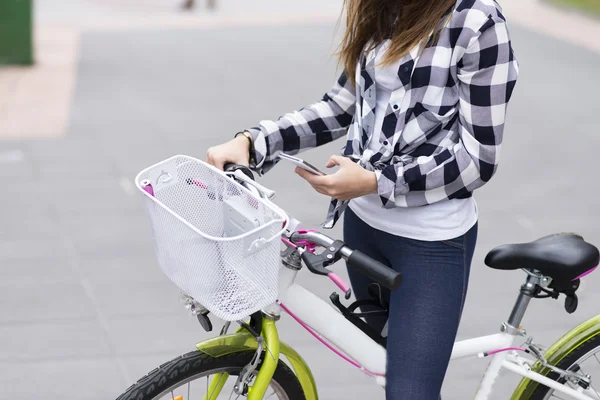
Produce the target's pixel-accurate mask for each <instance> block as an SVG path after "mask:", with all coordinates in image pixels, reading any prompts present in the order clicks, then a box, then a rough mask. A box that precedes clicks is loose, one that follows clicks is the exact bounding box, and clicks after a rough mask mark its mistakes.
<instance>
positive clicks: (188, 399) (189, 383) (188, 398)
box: [187, 382, 192, 400]
mask: <svg viewBox="0 0 600 400" xmlns="http://www.w3.org/2000/svg"><path fill="white" fill-rule="evenodd" d="M191 384H192V382H188V397H187V400H190V399H191V397H190V385H191Z"/></svg>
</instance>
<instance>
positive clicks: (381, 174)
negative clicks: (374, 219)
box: [375, 164, 408, 208]
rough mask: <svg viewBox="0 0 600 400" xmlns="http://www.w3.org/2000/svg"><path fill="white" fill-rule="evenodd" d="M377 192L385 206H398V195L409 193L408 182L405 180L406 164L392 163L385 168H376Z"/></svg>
mask: <svg viewBox="0 0 600 400" xmlns="http://www.w3.org/2000/svg"><path fill="white" fill-rule="evenodd" d="M375 176H376V177H377V194H378V195H379V199H380V200H381V204H382V205H383V207H384V208H394V207H396V196H397V195H404V194H406V193H408V184H406V182H405V181H404V165H402V164H391V165H387V166H386V167H385V168H384V169H382V170H379V169H376V170H375Z"/></svg>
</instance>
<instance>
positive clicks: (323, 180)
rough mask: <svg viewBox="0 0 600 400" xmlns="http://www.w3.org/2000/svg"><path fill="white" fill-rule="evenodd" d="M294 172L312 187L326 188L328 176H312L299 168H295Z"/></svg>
mask: <svg viewBox="0 0 600 400" xmlns="http://www.w3.org/2000/svg"><path fill="white" fill-rule="evenodd" d="M295 171H296V173H297V174H298V175H300V176H301V177H302V178H304V179H305V180H306V181H307V182H308V183H310V184H311V185H313V186H314V185H320V186H327V182H328V180H329V177H328V176H321V175H316V174H313V173H312V172H308V171H307V170H305V169H303V168H300V167H296V169H295Z"/></svg>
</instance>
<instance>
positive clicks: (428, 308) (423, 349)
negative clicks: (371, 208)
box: [344, 208, 477, 400]
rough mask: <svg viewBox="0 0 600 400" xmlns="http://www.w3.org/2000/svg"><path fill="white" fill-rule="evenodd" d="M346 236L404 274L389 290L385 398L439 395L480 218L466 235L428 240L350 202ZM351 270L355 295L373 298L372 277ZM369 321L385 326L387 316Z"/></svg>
mask: <svg viewBox="0 0 600 400" xmlns="http://www.w3.org/2000/svg"><path fill="white" fill-rule="evenodd" d="M344 241H345V242H346V243H347V244H348V246H350V247H351V248H353V249H357V250H360V251H362V252H363V253H365V254H367V255H369V256H370V257H372V258H374V259H376V260H378V261H380V262H382V263H384V264H386V265H389V266H390V267H392V268H394V269H395V270H396V271H399V272H401V273H402V275H403V281H402V284H401V285H400V288H399V289H398V290H396V291H394V292H393V293H391V296H390V294H389V292H388V293H387V294H386V295H387V296H390V297H389V304H390V312H389V321H388V342H387V371H386V382H387V384H386V389H385V391H386V399H387V400H438V399H439V398H440V391H441V388H442V382H443V380H444V375H445V374H446V369H447V368H448V363H449V361H450V354H451V353H452V347H453V344H454V340H455V338H456V332H457V330H458V324H459V322H460V317H461V313H462V309H463V305H464V302H465V296H466V293H467V285H468V281H469V272H470V268H471V259H472V258H473V251H474V250H475V242H476V241H477V224H476V225H475V226H474V227H473V228H471V230H469V231H468V232H467V233H466V234H464V235H463V236H459V237H457V238H454V239H450V240H443V241H437V242H427V241H422V240H415V239H408V238H405V237H400V236H395V235H392V234H389V233H386V232H382V231H380V230H377V229H375V228H372V227H371V226H369V225H367V224H366V223H365V222H363V221H362V220H361V219H360V218H359V217H357V216H356V214H354V213H353V212H352V210H350V209H349V208H348V209H347V210H346V212H345V217H344ZM348 273H349V275H350V281H351V283H352V289H353V291H354V294H355V296H356V298H357V299H363V298H369V295H368V292H367V288H368V286H369V285H370V284H371V283H372V281H371V280H370V279H369V278H366V277H365V276H364V275H361V274H360V273H358V272H355V271H354V270H353V269H352V268H348ZM363 311H365V310H363ZM367 322H368V323H369V324H370V325H372V326H374V327H376V328H377V329H378V330H381V329H382V328H383V327H384V324H385V318H383V317H371V318H367Z"/></svg>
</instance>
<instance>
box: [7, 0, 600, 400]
mask: <svg viewBox="0 0 600 400" xmlns="http://www.w3.org/2000/svg"><path fill="white" fill-rule="evenodd" d="M224 4H226V3H224ZM74 7H75V6H74ZM90 14H91V12H90ZM58 17H59V16H56V17H54V18H58ZM234 17H235V16H233V17H227V18H234ZM198 18H203V17H201V16H199V17H198ZM224 18H225V17H224ZM333 21H334V19H331V20H330V21H329V22H325V21H324V20H319V19H316V20H315V21H313V22H309V21H303V22H302V23H297V24H290V26H289V27H286V29H282V28H281V26H275V25H273V24H271V25H269V24H263V25H262V26H261V24H255V25H254V26H245V27H236V26H235V24H230V25H227V26H222V27H216V26H215V27H212V28H211V29H207V28H205V27H202V26H192V25H191V24H190V25H188V26H186V27H184V28H179V29H175V28H174V27H173V26H169V27H168V28H161V27H160V26H148V27H146V28H145V29H131V30H127V29H124V28H123V27H121V28H119V29H110V30H102V29H95V30H94V31H90V32H86V33H83V34H82V35H81V38H80V42H79V51H78V62H77V70H76V75H75V76H76V84H75V86H74V94H73V97H72V102H71V104H70V112H69V115H68V123H67V125H66V127H67V128H66V132H65V134H64V136H62V137H59V138H57V139H53V140H46V139H42V138H32V137H28V136H27V132H26V131H25V132H24V134H25V136H24V137H22V139H17V138H15V137H12V138H9V139H7V140H4V141H1V142H0V176H1V177H2V178H3V180H2V182H3V186H4V190H3V191H2V195H1V196H0V206H1V207H0V210H1V214H0V221H2V223H1V225H0V289H1V290H0V343H1V344H0V350H1V351H0V388H1V390H0V399H4V398H6V399H12V398H22V399H40V398H45V399H61V400H64V399H78V400H79V399H94V400H100V399H110V398H115V397H116V396H117V395H118V394H119V393H121V392H122V391H123V390H124V389H125V388H126V387H127V386H129V385H130V384H131V383H132V382H133V381H134V380H135V379H137V378H139V377H140V376H142V375H143V374H145V373H146V372H148V371H149V370H151V369H153V368H154V367H156V366H158V365H159V364H161V363H162V362H164V361H166V360H168V359H171V358H173V357H175V356H177V355H178V354H181V353H183V352H187V351H190V350H192V349H193V345H194V343H195V342H196V341H199V340H202V339H204V338H207V337H209V336H210V335H208V334H205V333H204V332H203V331H202V330H201V328H200V326H199V325H198V323H197V322H196V321H195V320H194V319H192V318H189V317H187V316H186V315H185V310H184V309H183V308H182V306H181V305H180V304H179V303H178V291H177V290H176V288H175V287H174V286H173V285H172V284H171V283H170V282H169V281H168V280H167V279H166V278H164V276H163V275H162V274H161V273H160V270H159V269H158V266H157V265H156V262H155V260H154V256H153V249H152V241H151V234H150V230H149V227H148V222H147V220H146V217H145V215H144V210H143V208H142V203H141V201H139V199H138V197H137V195H136V193H135V191H134V189H133V187H132V185H131V181H132V178H133V176H134V175H135V173H137V172H138V171H139V170H140V169H142V168H144V167H146V166H148V165H150V164H151V163H154V162H156V161H158V160H160V159H162V158H166V157H168V156H170V155H172V154H175V153H185V154H189V155H195V156H198V157H202V156H203V154H204V153H205V151H206V149H207V148H208V147H209V146H211V145H213V144H216V143H219V142H221V141H223V140H224V139H226V138H228V137H230V135H231V133H232V132H236V131H237V130H239V129H240V128H242V127H246V126H249V125H253V124H255V123H256V121H257V120H258V119H261V118H276V117H277V116H278V115H281V113H283V112H286V111H289V110H292V109H295V108H298V107H300V106H303V105H305V104H308V103H310V102H313V101H315V100H316V99H318V98H320V96H321V94H322V92H323V91H324V90H326V89H327V88H328V87H329V86H330V85H331V83H332V82H333V80H334V79H335V75H336V73H335V60H334V59H333V58H332V57H331V56H330V54H331V53H332V51H333V49H334V46H335V45H334V43H335V42H334V35H333V25H334V22H333ZM512 33H513V40H514V43H515V49H516V52H517V56H518V58H519V60H520V64H521V77H520V82H519V85H518V87H517V90H516V92H515V97H514V101H513V102H512V104H511V106H510V110H509V123H508V126H507V131H506V139H505V144H504V150H503V160H502V163H501V167H500V171H499V173H498V175H497V177H495V178H494V179H493V180H492V182H491V183H490V184H489V186H487V187H485V188H483V189H482V190H480V191H478V193H477V200H478V203H479V207H480V210H481V219H480V237H479V243H478V250H477V254H476V257H475V260H474V263H473V273H472V277H471V286H470V291H469V295H468V299H467V304H466V308H465V312H464V316H463V323H462V325H461V329H460V333H459V338H461V339H462V338H467V337H471V336H477V335H483V334H488V333H493V332H495V331H496V330H497V329H498V327H499V324H500V322H501V321H503V320H504V319H505V318H506V317H507V316H508V312H509V311H510V308H511V307H512V302H513V301H514V298H515V296H516V294H517V290H518V285H519V284H520V282H521V280H522V277H523V274H522V273H521V272H516V271H515V272H498V271H492V270H490V269H488V268H486V267H484V266H483V262H482V260H483V257H484V255H485V253H486V251H488V250H489V249H491V248H492V247H493V246H495V245H498V244H502V243H506V242H511V241H515V242H518V241H527V240H533V239H536V238H538V237H540V236H543V235H546V234H550V233H554V232H559V231H576V232H579V233H581V234H582V235H583V236H584V237H586V238H587V239H588V240H589V241H591V242H592V243H596V244H597V245H600V234H599V233H598V230H597V228H596V227H597V225H598V220H599V218H600V215H599V212H598V206H597V202H596V201H595V198H596V197H597V195H598V184H597V182H598V178H597V174H598V168H597V166H596V163H595V160H596V149H597V148H598V146H599V145H600V139H598V135H597V134H596V130H597V129H598V128H597V121H596V119H597V118H596V114H597V111H598V104H599V103H598V100H597V97H596V93H598V91H599V90H600V79H599V78H598V77H597V71H598V67H599V66H600V55H598V54H595V53H593V52H590V51H586V50H584V49H582V48H579V47H575V46H572V45H570V44H567V43H564V42H560V41H557V40H555V39H552V38H549V37H547V36H543V35H539V34H536V33H534V32H532V31H530V30H526V29H523V28H521V27H519V26H518V25H517V24H514V25H513V28H512ZM240 60H243V63H240ZM0 74H2V71H0ZM31 118H32V119H35V118H36V114H35V113H31ZM339 146H340V143H334V144H331V145H329V146H326V147H324V148H319V149H316V150H311V151H310V152H307V153H306V158H307V159H309V160H311V161H313V162H315V163H317V164H318V163H324V161H325V160H326V158H327V157H328V156H329V155H330V154H332V153H335V152H337V149H338V148H339ZM262 182H263V183H264V184H265V185H267V186H269V187H271V188H273V189H275V190H277V192H278V200H277V202H278V204H280V205H282V206H283V207H284V208H285V209H286V210H288V211H289V212H290V213H292V214H294V215H296V216H297V217H298V218H299V219H301V220H302V221H304V222H305V224H307V225H311V226H316V225H317V224H318V223H319V222H321V220H322V218H323V215H324V212H325V209H326V204H327V199H324V198H322V197H320V196H319V195H317V194H315V193H313V192H311V191H309V190H308V187H307V186H306V185H305V184H304V183H303V182H301V181H299V180H298V179H295V178H293V175H291V169H289V168H286V167H285V166H280V167H278V168H276V169H275V170H274V171H272V172H271V173H270V174H268V175H267V176H266V177H265V178H264V180H263V181H262ZM298 192H301V193H302V197H299V196H298ZM334 234H337V235H339V234H340V229H339V227H338V228H337V229H336V231H335V232H334ZM338 271H343V267H342V266H341V265H340V266H339V267H338ZM300 281H301V282H302V283H303V284H304V285H306V286H308V287H310V288H311V289H312V290H314V291H315V292H316V293H318V294H319V295H321V296H323V297H324V298H325V297H326V296H328V295H329V294H330V293H331V291H333V290H335V288H334V287H333V286H332V285H331V284H330V283H329V282H328V281H325V280H323V279H320V278H318V277H314V276H311V275H310V274H308V273H306V272H304V273H303V274H302V276H301V278H300ZM598 285H600V274H599V273H596V274H592V275H591V276H590V277H588V278H586V279H585V282H584V290H583V291H582V294H581V296H580V297H581V298H580V304H581V305H580V309H579V310H578V311H577V312H576V313H575V314H573V315H567V314H566V313H565V312H564V310H563V308H562V304H561V302H557V301H553V300H545V301H542V300H538V301H535V302H533V304H532V307H531V310H530V312H529V313H528V314H527V316H526V319H525V325H526V327H527V328H528V329H529V331H530V332H531V333H533V334H534V335H535V337H536V339H538V340H539V341H540V342H543V343H546V344H548V345H549V344H550V343H552V342H553V341H554V340H555V339H556V338H558V336H559V335H560V334H561V333H563V332H565V331H566V330H567V329H568V328H570V327H572V326H573V325H575V324H577V323H579V322H581V321H583V320H585V319H587V318H589V317H591V316H592V315H596V314H598V313H599V312H600V310H599V308H598V304H600V295H599V293H600V292H599V291H598V290H597V289H596V288H597V287H598ZM281 337H282V339H283V340H285V341H287V342H289V343H290V344H292V345H293V346H295V347H296V348H297V350H298V351H300V353H301V354H302V355H303V356H305V358H306V359H307V361H308V363H309V364H310V366H311V368H313V371H314V373H315V375H316V379H317V383H318V385H319V389H320V393H321V397H322V398H323V399H364V398H371V399H374V400H375V399H383V391H382V390H381V389H380V388H378V387H377V386H375V385H374V384H373V383H371V382H370V380H369V379H367V378H366V377H364V376H363V375H361V374H360V373H359V372H358V371H356V370H355V369H354V368H353V367H351V366H347V365H345V364H342V363H341V362H340V361H339V360H337V358H336V357H335V356H334V355H332V354H330V353H328V352H326V351H324V349H323V348H322V346H321V345H320V344H319V343H317V342H316V341H315V340H314V339H312V338H311V337H310V336H309V335H308V334H306V333H305V332H302V331H300V330H298V328H297V326H296V325H295V324H293V323H292V322H291V321H290V320H289V318H284V319H283V321H282V323H281ZM485 365H486V364H485V361H475V362H473V363H469V362H467V363H465V362H458V363H456V364H455V365H452V366H451V369H450V371H449V373H448V378H447V380H446V384H445V387H444V395H445V398H447V399H465V398H472V395H473V394H474V391H475V389H476V386H477V384H478V382H479V379H480V376H481V374H483V372H484V369H485ZM507 377H508V376H507ZM502 378H504V376H503V377H502ZM515 384H516V381H515V379H510V378H509V379H508V380H504V379H502V380H501V381H500V382H499V383H498V393H497V395H496V396H495V397H494V399H497V400H505V399H507V398H508V397H509V395H510V393H511V391H512V389H513V388H514V386H515Z"/></svg>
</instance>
